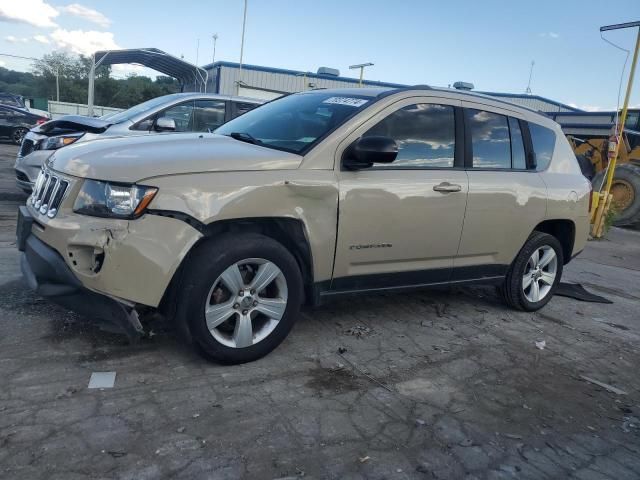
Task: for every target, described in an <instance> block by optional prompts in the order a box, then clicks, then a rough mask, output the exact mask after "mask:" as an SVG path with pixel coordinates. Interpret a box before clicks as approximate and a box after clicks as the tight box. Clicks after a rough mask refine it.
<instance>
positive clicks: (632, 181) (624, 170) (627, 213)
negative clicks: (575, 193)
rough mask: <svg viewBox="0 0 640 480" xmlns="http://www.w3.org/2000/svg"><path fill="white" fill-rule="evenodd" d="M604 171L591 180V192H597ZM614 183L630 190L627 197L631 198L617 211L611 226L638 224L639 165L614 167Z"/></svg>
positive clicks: (639, 198)
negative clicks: (617, 182)
mask: <svg viewBox="0 0 640 480" xmlns="http://www.w3.org/2000/svg"><path fill="white" fill-rule="evenodd" d="M604 175H605V171H604V170H603V171H601V172H598V174H597V175H596V176H595V177H594V178H593V181H592V182H591V184H592V185H593V190H594V191H596V192H597V191H598V190H599V189H600V185H602V182H603V180H604ZM613 180H614V182H615V181H616V180H620V181H621V183H622V182H624V183H623V185H624V186H625V187H624V188H625V189H630V190H631V191H629V195H631V196H632V200H631V202H630V204H629V205H628V206H627V208H625V209H624V210H622V211H618V212H617V214H616V216H615V218H614V220H613V224H614V225H615V226H617V227H622V226H625V225H634V224H636V223H638V222H640V165H635V164H633V163H623V164H622V165H618V166H617V167H616V171H615V173H614V177H613Z"/></svg>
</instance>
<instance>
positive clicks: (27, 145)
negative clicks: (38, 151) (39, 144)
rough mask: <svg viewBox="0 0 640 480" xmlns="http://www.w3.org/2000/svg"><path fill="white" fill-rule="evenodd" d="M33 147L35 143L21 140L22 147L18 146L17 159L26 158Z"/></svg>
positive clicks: (26, 139)
mask: <svg viewBox="0 0 640 480" xmlns="http://www.w3.org/2000/svg"><path fill="white" fill-rule="evenodd" d="M34 146H35V142H34V141H33V140H29V139H28V138H25V139H24V140H22V145H20V151H19V152H18V156H19V157H26V156H27V155H29V154H30V153H31V152H33V150H34Z"/></svg>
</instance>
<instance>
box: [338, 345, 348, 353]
mask: <svg viewBox="0 0 640 480" xmlns="http://www.w3.org/2000/svg"><path fill="white" fill-rule="evenodd" d="M346 352H347V349H346V348H344V347H340V348H338V353H339V354H340V355H342V354H343V353H346Z"/></svg>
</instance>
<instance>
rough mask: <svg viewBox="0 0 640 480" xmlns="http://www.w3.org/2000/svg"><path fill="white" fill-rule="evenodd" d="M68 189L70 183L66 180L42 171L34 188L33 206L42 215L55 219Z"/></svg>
mask: <svg viewBox="0 0 640 480" xmlns="http://www.w3.org/2000/svg"><path fill="white" fill-rule="evenodd" d="M68 187H69V182H67V181H66V180H63V179H61V178H60V177H58V176H57V175H55V174H53V173H51V172H49V171H45V170H42V171H41V172H40V174H39V175H38V178H37V180H36V183H35V186H34V187H33V195H31V205H33V206H34V207H35V209H36V210H38V211H39V212H40V213H41V214H43V215H45V214H46V215H47V216H48V217H49V218H53V217H55V216H56V214H57V213H58V208H59V207H60V204H61V203H62V199H63V198H64V194H65V193H66V191H67V188H68Z"/></svg>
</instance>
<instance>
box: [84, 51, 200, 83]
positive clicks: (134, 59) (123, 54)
mask: <svg viewBox="0 0 640 480" xmlns="http://www.w3.org/2000/svg"><path fill="white" fill-rule="evenodd" d="M94 58H95V62H96V66H98V65H101V64H104V65H114V64H121V63H135V64H138V65H143V66H145V67H149V68H151V69H153V70H156V71H158V72H160V73H164V74H165V75H168V76H170V77H174V78H176V79H178V81H179V82H180V83H181V84H182V85H185V84H191V83H194V84H196V85H197V84H200V85H202V87H203V89H204V88H206V84H207V76H208V73H207V71H206V70H205V69H204V68H201V67H198V66H196V65H193V64H191V63H189V62H185V61H184V60H182V59H180V58H177V57H174V56H172V55H169V54H168V53H166V52H163V51H162V50H158V49H157V48H130V49H126V50H102V51H100V52H96V53H95V54H94Z"/></svg>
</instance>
